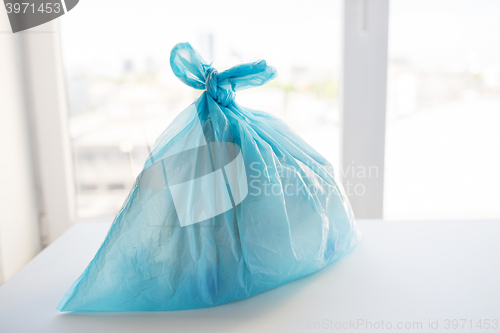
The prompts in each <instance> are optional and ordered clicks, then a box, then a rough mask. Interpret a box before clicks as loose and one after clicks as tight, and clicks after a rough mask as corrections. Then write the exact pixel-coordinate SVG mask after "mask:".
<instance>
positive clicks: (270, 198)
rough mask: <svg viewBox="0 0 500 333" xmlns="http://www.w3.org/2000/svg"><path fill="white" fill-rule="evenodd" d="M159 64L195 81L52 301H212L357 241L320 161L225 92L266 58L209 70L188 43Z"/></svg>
mask: <svg viewBox="0 0 500 333" xmlns="http://www.w3.org/2000/svg"><path fill="white" fill-rule="evenodd" d="M170 64H171V66H172V70H173V71H174V73H175V75H176V76H177V77H178V78H179V79H180V80H181V81H182V82H184V83H185V84H187V85H189V86H191V87H193V88H195V89H200V90H205V91H204V92H203V94H202V95H201V96H200V97H199V98H198V99H197V100H196V101H195V102H194V103H193V104H191V105H190V106H189V107H188V108H187V109H186V110H184V111H183V112H181V113H180V114H179V115H178V116H177V118H175V120H174V121H173V122H172V123H171V124H170V126H168V128H167V129H166V130H165V131H164V132H163V133H162V134H161V135H160V136H159V137H158V139H157V140H156V142H155V145H154V147H153V150H152V152H151V154H150V156H149V157H148V159H147V161H146V163H145V165H144V169H143V170H142V172H141V174H140V175H139V176H138V177H137V181H136V182H135V184H134V186H133V188H132V190H131V191H130V194H129V196H128V198H127V200H126V201H125V204H124V206H123V208H122V209H121V211H120V212H119V214H118V215H117V217H116V218H115V220H114V222H113V224H112V226H111V229H110V230H109V233H108V235H107V237H106V240H105V241H104V243H103V244H102V246H101V248H100V249H99V251H98V252H97V254H96V256H95V257H94V259H93V260H92V262H91V263H90V264H89V265H88V267H87V268H86V269H85V271H84V272H83V274H82V275H81V276H80V277H79V278H78V279H77V280H76V281H75V283H74V284H73V285H72V286H71V288H70V289H69V290H68V292H67V293H66V295H65V296H64V298H63V299H62V300H61V302H60V304H59V306H58V307H57V308H58V309H59V310H60V311H158V310H180V309H189V308H198V307H205V306H212V305H217V304H223V303H227V302H231V301H234V300H239V299H242V298H246V297H250V296H252V295H255V294H258V293H261V292H263V291H266V290H269V289H272V288H275V287H278V286H280V285H282V284H284V283H287V282H290V281H292V280H295V279H298V278H300V277H303V276H305V275H308V274H311V273H313V272H316V271H318V270H320V269H321V268H323V267H325V266H326V265H328V264H330V263H332V262H334V261H335V260H337V259H339V258H341V257H342V256H344V255H346V254H347V253H349V252H350V251H351V250H352V249H353V248H354V247H355V246H356V244H357V243H358V241H359V233H358V232H357V231H356V228H355V223H354V218H353V214H352V210H351V207H350V205H349V202H348V199H347V197H346V195H345V193H344V191H343V189H342V186H341V185H340V184H339V183H338V182H337V181H336V179H335V177H334V175H333V170H332V167H331V165H330V163H328V162H327V161H326V160H325V159H324V158H323V157H322V156H321V155H320V154H319V153H317V152H316V151H315V150H314V149H313V148H311V147H310V146H309V145H308V144H307V143H306V142H305V141H303V140H302V139H301V138H300V137H299V136H298V135H297V134H296V133H294V132H293V131H292V130H291V129H290V128H289V127H288V126H287V125H286V124H285V123H284V122H283V121H281V120H279V119H278V118H276V117H274V116H272V115H270V114H268V113H265V112H261V111H255V110H250V109H247V108H244V107H242V106H240V105H238V104H236V103H235V101H234V98H235V92H237V91H239V90H242V89H246V88H249V87H254V86H260V85H262V84H264V83H266V82H267V81H269V80H271V79H273V78H274V77H275V76H276V70H275V68H273V67H271V66H268V65H267V64H266V62H265V61H264V60H261V61H257V62H255V63H250V64H243V65H239V66H235V67H233V68H231V69H229V70H226V71H224V72H222V73H218V72H217V70H215V68H213V67H211V65H210V64H207V63H206V62H205V61H204V60H203V59H202V57H201V56H200V55H199V54H198V53H197V52H196V51H195V50H194V49H193V48H192V47H191V45H189V44H188V43H181V44H177V45H176V46H175V47H174V48H173V50H172V53H171V58H170ZM304 112H307V110H304Z"/></svg>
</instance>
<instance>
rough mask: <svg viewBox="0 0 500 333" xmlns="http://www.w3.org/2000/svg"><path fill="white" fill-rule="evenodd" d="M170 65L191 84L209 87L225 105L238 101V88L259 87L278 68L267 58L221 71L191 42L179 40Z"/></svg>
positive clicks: (274, 75)
mask: <svg viewBox="0 0 500 333" xmlns="http://www.w3.org/2000/svg"><path fill="white" fill-rule="evenodd" d="M170 66H171V67H172V71H173V72H174V74H175V76H177V77H178V78H179V79H180V80H181V81H182V82H184V83H185V84H187V85H188V86H190V87H193V88H195V89H199V90H206V95H208V96H209V97H210V98H211V99H212V100H213V101H215V102H216V103H218V104H219V105H220V106H221V107H227V106H228V105H229V104H231V103H234V102H233V101H234V98H235V97H236V91H240V90H243V89H247V88H251V87H258V86H261V85H263V84H264V83H266V82H268V81H269V80H272V79H274V78H275V77H276V75H277V72H276V68H274V67H272V66H268V65H267V63H266V61H265V60H259V61H256V62H252V63H247V64H241V65H237V66H234V67H231V68H229V69H227V70H225V71H223V72H221V73H219V72H217V70H216V69H215V68H213V67H212V64H209V63H207V62H206V61H205V60H203V58H202V57H201V55H200V54H199V53H198V52H196V50H195V49H193V48H192V47H191V45H190V44H189V43H179V44H177V45H175V46H174V48H173V49H172V52H170Z"/></svg>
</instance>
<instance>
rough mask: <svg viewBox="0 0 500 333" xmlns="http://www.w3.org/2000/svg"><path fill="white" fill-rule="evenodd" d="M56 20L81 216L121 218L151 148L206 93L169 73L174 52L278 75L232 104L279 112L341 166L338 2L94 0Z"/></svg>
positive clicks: (220, 67)
mask: <svg viewBox="0 0 500 333" xmlns="http://www.w3.org/2000/svg"><path fill="white" fill-rule="evenodd" d="M242 8H245V14H244V15H238V13H239V12H240V11H241V9H242ZM110 13H114V14H113V26H112V29H110V23H109V15H110ZM89 18H91V19H92V24H91V25H89V24H87V23H88V20H89ZM61 22H62V23H61V31H62V32H61V34H62V47H63V60H64V64H65V69H66V75H67V85H68V94H69V103H70V135H71V140H72V147H73V155H74V156H73V159H74V164H75V165H74V167H75V175H76V176H75V177H76V183H77V187H76V188H77V198H76V203H77V216H78V217H80V218H88V217H99V216H110V215H115V214H116V213H117V212H118V210H119V208H120V207H121V205H122V204H123V202H124V200H125V198H126V196H127V194H128V192H129V190H130V188H131V187H132V184H133V182H134V181H135V177H136V176H137V175H138V173H139V172H140V171H141V169H142V164H143V163H144V161H145V159H146V157H147V155H148V151H149V149H150V147H151V146H152V144H153V142H154V139H155V138H156V137H157V136H158V135H159V134H160V133H161V131H162V130H163V129H164V128H166V127H167V126H168V124H169V123H170V122H171V121H172V120H173V119H174V117H175V116H176V115H177V114H178V113H179V112H181V111H182V110H183V109H185V108H186V107H188V106H189V104H190V103H192V102H193V101H194V99H195V97H196V96H197V95H199V94H200V93H201V91H194V90H193V89H192V88H190V87H187V86H185V85H184V84H183V83H182V82H180V81H179V80H177V78H176V77H175V76H174V75H173V73H172V71H171V69H170V65H169V57H170V50H171V49H172V47H173V46H174V45H175V44H176V43H178V42H185V41H189V42H190V43H192V44H193V46H194V47H195V48H197V49H198V50H199V52H200V53H201V54H202V55H203V56H204V57H205V59H206V60H207V61H214V67H215V68H217V69H218V70H219V71H222V70H224V69H227V68H229V67H231V66H234V65H237V64H240V63H244V62H253V61H255V60H258V59H265V60H266V61H267V62H268V63H269V64H271V65H273V66H275V67H277V69H278V78H277V79H276V80H275V81H274V82H271V83H269V84H267V85H265V86H263V87H259V88H256V89H249V90H247V91H242V92H238V94H237V102H238V103H240V104H241V105H244V106H246V107H250V108H254V109H258V110H262V111H267V112H271V113H273V114H276V115H277V116H279V117H280V118H282V119H284V120H285V121H286V122H287V123H288V124H289V125H290V126H291V127H292V128H294V129H295V130H296V131H297V132H298V133H299V134H300V135H301V136H302V137H303V138H304V139H305V140H306V141H308V142H309V143H310V144H311V145H312V146H313V147H315V148H316V149H317V150H318V151H319V152H320V153H322V154H323V155H324V156H325V157H326V158H327V159H328V160H329V161H330V162H331V163H332V164H334V166H337V167H338V165H339V164H340V163H339V157H340V154H339V151H340V131H339V118H340V117H339V107H338V102H337V101H338V98H337V91H338V77H339V58H340V22H341V20H340V1H327V0H314V1H310V2H308V5H307V6H304V2H303V1H264V0H258V1H253V2H252V3H251V5H249V3H248V2H245V3H243V2H242V1H229V0H224V1H201V0H191V1H177V2H165V1H161V0H148V1H142V2H140V4H138V3H137V2H132V1H116V0H115V1H106V2H102V1H96V0H94V1H91V0H87V1H83V2H81V3H79V5H78V10H74V11H72V12H71V13H70V14H68V15H65V16H64V17H62V18H61ZM299 23H300V24H299ZM82 26H85V27H86V29H82ZM117 31H119V33H117ZM172 32H175V34H174V33H172Z"/></svg>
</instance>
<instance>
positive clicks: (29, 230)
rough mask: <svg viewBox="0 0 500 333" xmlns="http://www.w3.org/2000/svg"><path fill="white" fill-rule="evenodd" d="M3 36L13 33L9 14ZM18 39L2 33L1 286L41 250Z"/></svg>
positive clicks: (0, 22)
mask: <svg viewBox="0 0 500 333" xmlns="http://www.w3.org/2000/svg"><path fill="white" fill-rule="evenodd" d="M0 31H1V32H6V31H10V26H9V22H8V18H7V14H6V13H5V11H0ZM20 37H21V35H14V34H10V33H0V154H1V155H0V284H1V283H2V282H3V281H5V280H7V279H9V278H10V277H11V276H12V275H14V274H15V273H16V272H17V271H18V270H20V269H21V268H22V267H23V266H24V265H25V264H26V263H27V262H28V261H29V260H30V259H31V258H33V257H34V256H35V255H36V254H37V253H38V252H39V251H40V249H41V244H40V233H39V226H38V209H37V200H36V191H35V189H36V188H35V181H34V172H33V160H32V159H31V148H30V140H29V132H28V131H29V129H28V119H27V116H26V108H25V105H24V100H25V98H24V94H23V82H22V77H23V76H22V68H21V60H20V59H19V57H18V51H19V47H20V45H19V38H20Z"/></svg>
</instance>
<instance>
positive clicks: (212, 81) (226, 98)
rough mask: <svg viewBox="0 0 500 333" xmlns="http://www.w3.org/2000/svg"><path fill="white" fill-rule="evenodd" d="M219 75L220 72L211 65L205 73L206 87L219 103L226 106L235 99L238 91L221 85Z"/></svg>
mask: <svg viewBox="0 0 500 333" xmlns="http://www.w3.org/2000/svg"><path fill="white" fill-rule="evenodd" d="M218 77H219V72H217V70H216V69H215V68H213V67H209V68H208V69H207V71H206V73H205V89H206V91H207V93H208V94H209V95H210V96H211V97H212V98H213V99H214V100H215V101H216V102H217V103H219V104H220V105H222V106H224V107H225V106H228V105H229V103H231V102H232V101H233V100H234V98H235V97H236V93H235V92H234V91H232V90H230V89H225V88H222V87H220V86H219V79H218Z"/></svg>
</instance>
